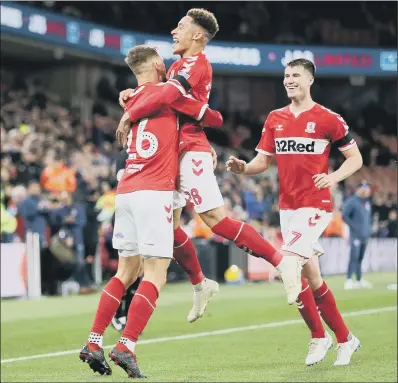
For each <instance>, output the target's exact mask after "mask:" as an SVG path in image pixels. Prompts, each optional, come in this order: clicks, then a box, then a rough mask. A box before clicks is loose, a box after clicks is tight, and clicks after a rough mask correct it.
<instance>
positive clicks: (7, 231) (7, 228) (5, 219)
mask: <svg viewBox="0 0 398 383" xmlns="http://www.w3.org/2000/svg"><path fill="white" fill-rule="evenodd" d="M0 208H1V217H0V222H1V233H0V235H1V243H10V242H13V236H14V233H15V230H16V228H17V220H16V218H15V217H14V216H13V215H12V214H10V213H9V212H8V211H7V210H6V207H5V206H4V191H3V190H1V202H0Z"/></svg>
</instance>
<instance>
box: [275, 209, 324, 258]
mask: <svg viewBox="0 0 398 383" xmlns="http://www.w3.org/2000/svg"><path fill="white" fill-rule="evenodd" d="M279 214H280V219H281V231H282V238H283V245H282V250H286V251H290V252H292V253H295V254H298V255H301V256H302V257H304V258H308V259H309V258H311V257H312V255H317V256H321V255H322V254H323V253H324V250H323V248H322V246H321V245H320V244H319V242H318V240H319V237H320V236H321V235H322V233H323V232H324V231H325V229H326V227H327V226H328V225H329V222H330V220H331V219H332V213H331V212H328V211H325V210H320V209H316V208H312V207H303V208H300V209H297V210H281V211H280V213H279Z"/></svg>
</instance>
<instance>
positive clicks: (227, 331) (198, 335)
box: [1, 306, 397, 364]
mask: <svg viewBox="0 0 398 383" xmlns="http://www.w3.org/2000/svg"><path fill="white" fill-rule="evenodd" d="M396 310H397V306H388V307H381V308H379V309H370V310H361V311H352V312H348V313H343V314H342V315H343V316H344V317H356V316H360V315H371V314H379V313H383V312H388V311H396ZM301 323H303V320H302V319H293V320H287V321H282V322H271V323H263V324H257V325H252V326H243V327H233V328H226V329H224V330H214V331H205V332H197V333H194V334H186V335H178V336H169V337H164V338H154V339H146V340H142V341H139V342H138V343H139V344H140V345H143V344H150V343H161V342H170V341H175V340H185V339H195V338H202V337H206V336H215V335H224V334H231V333H234V332H241V331H251V330H259V329H263V328H272V327H284V326H290V325H294V324H301ZM112 347H114V345H112V346H105V347H104V349H110V348H112ZM79 352H80V349H76V350H69V351H59V352H53V353H49V354H39V355H30V356H21V357H19V358H11V359H2V360H1V364H3V363H14V362H23V361H25V360H31V359H41V358H52V357H55V356H63V355H70V354H77V353H79Z"/></svg>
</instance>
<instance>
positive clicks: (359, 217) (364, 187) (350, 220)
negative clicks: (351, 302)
mask: <svg viewBox="0 0 398 383" xmlns="http://www.w3.org/2000/svg"><path fill="white" fill-rule="evenodd" d="M369 197H370V187H369V185H368V184H367V183H366V182H362V183H360V184H359V185H358V186H357V190H356V192H355V194H354V195H352V196H351V197H349V198H348V199H347V200H346V201H345V202H344V204H343V209H342V210H343V221H344V222H345V223H346V224H347V225H348V226H349V228H350V246H351V250H350V261H349V264H348V270H347V281H346V282H345V285H344V288H345V289H353V288H357V287H358V288H371V287H372V285H371V283H369V282H367V281H365V280H364V279H362V261H363V257H364V255H365V250H366V245H367V242H368V239H369V238H370V236H371V234H372V208H371V203H370V201H369ZM354 273H355V274H356V277H357V281H356V282H355V281H353V280H352V275H353V274H354Z"/></svg>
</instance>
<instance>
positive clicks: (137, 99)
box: [125, 79, 186, 122]
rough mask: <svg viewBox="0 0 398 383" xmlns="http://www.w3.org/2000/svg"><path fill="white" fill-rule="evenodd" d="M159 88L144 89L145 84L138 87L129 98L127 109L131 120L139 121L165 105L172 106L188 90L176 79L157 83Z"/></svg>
mask: <svg viewBox="0 0 398 383" xmlns="http://www.w3.org/2000/svg"><path fill="white" fill-rule="evenodd" d="M157 86H159V87H160V88H159V89H153V91H149V90H144V89H145V86H142V87H140V88H138V89H137V90H136V91H135V92H134V94H133V96H132V97H131V98H130V99H129V100H128V102H127V104H126V107H125V111H126V112H127V113H128V114H129V118H130V121H132V122H135V121H139V120H141V119H143V118H145V117H150V116H151V115H153V114H155V113H158V112H159V111H160V109H161V108H162V107H164V106H170V105H171V104H172V103H173V102H174V101H175V100H177V99H178V98H179V97H181V95H185V94H186V91H185V89H184V87H183V86H181V85H180V82H179V81H176V80H174V79H172V80H169V81H167V82H166V83H159V84H157Z"/></svg>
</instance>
